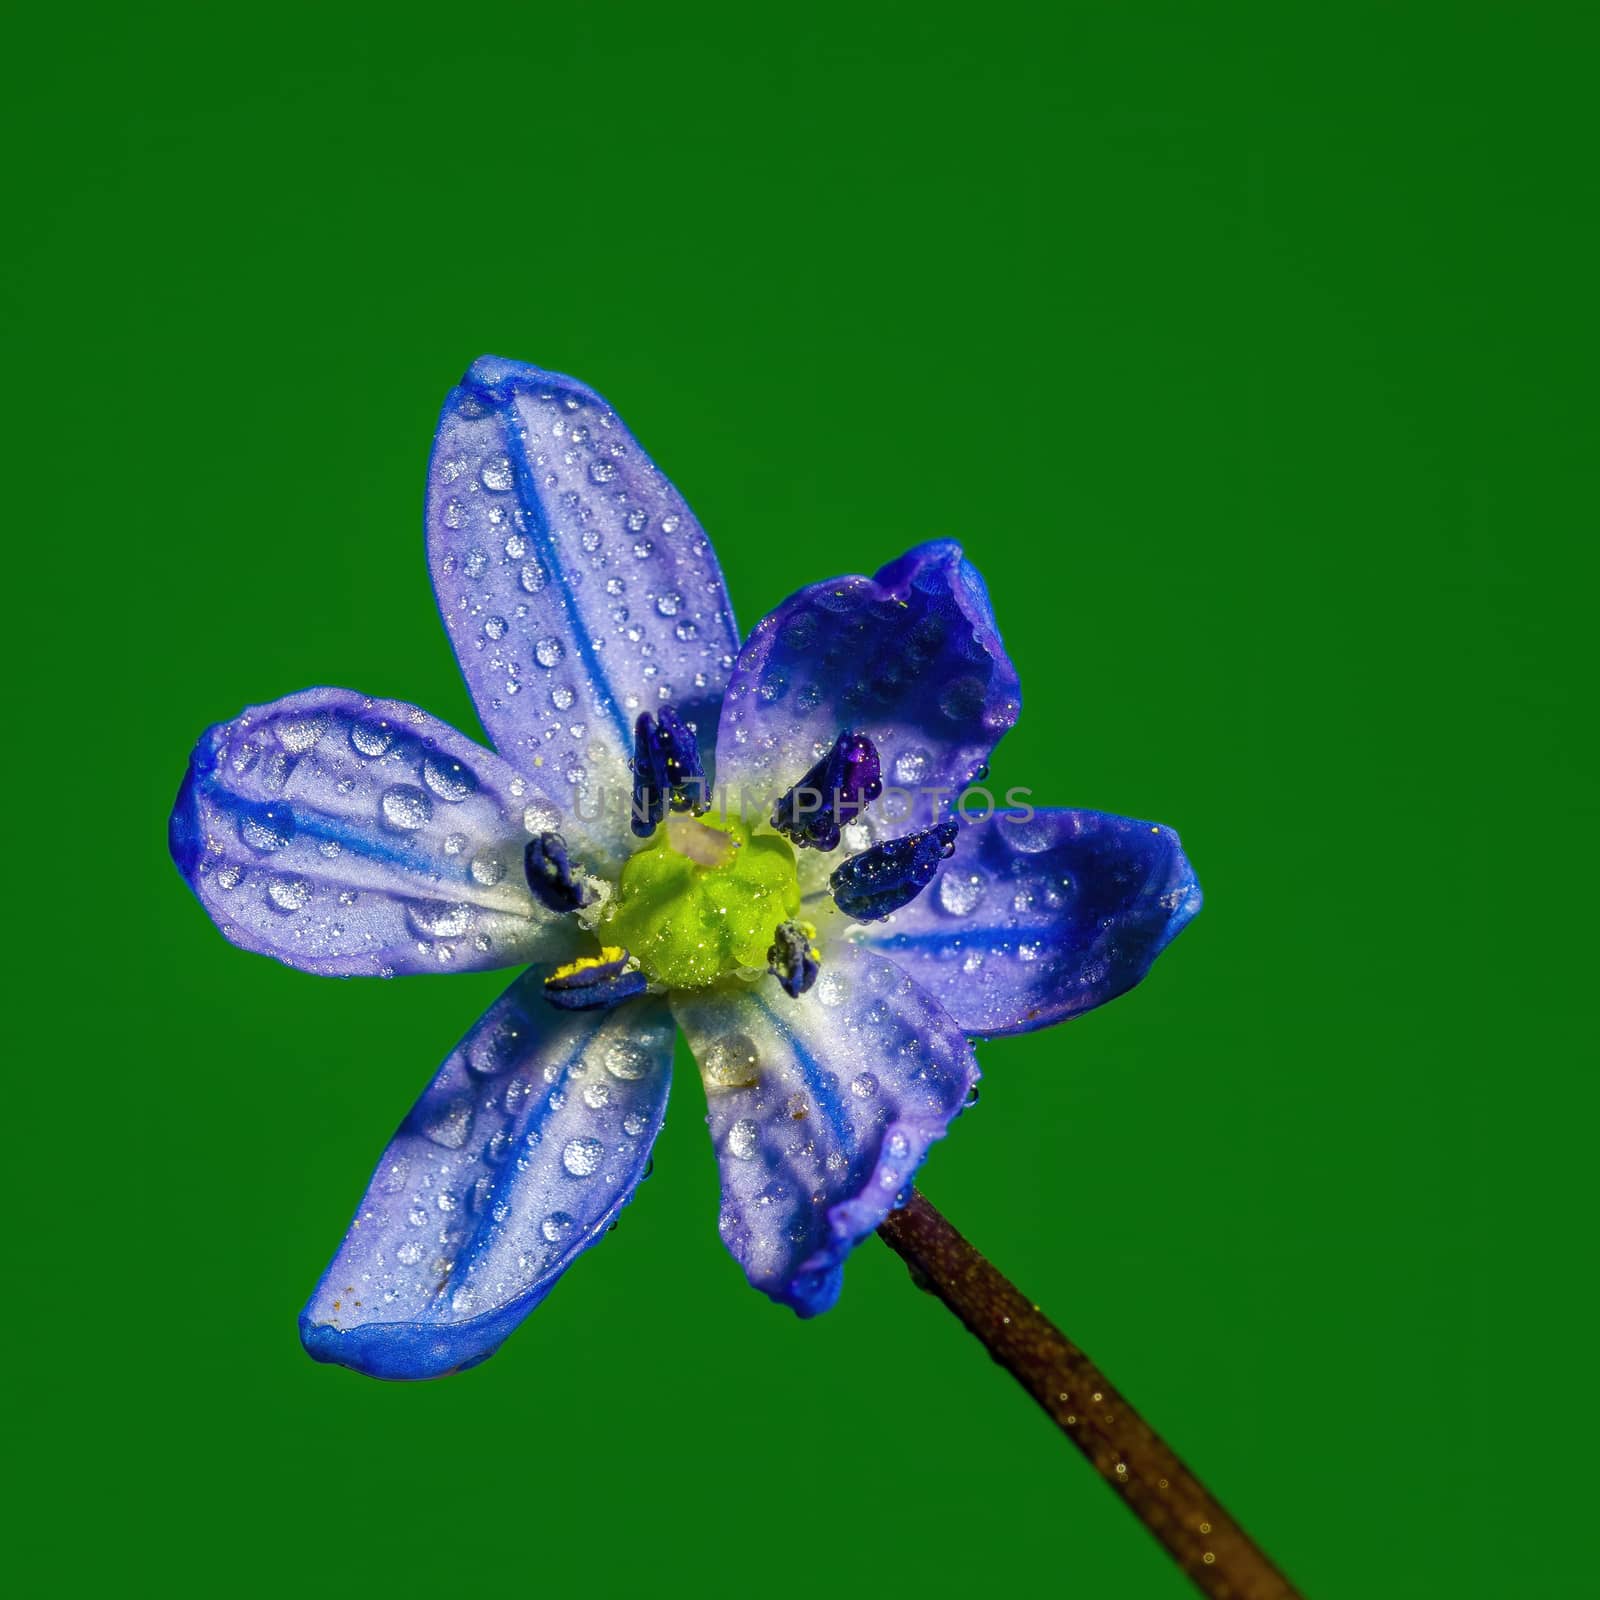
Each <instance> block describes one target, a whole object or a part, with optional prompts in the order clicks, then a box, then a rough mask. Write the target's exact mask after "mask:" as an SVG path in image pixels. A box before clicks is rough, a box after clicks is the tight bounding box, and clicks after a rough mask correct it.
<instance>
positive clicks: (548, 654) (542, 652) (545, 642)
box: [533, 639, 566, 667]
mask: <svg viewBox="0 0 1600 1600" xmlns="http://www.w3.org/2000/svg"><path fill="white" fill-rule="evenodd" d="M565 653H566V652H565V651H564V650H563V649H562V648H561V641H560V640H559V639H541V640H540V641H539V642H538V643H537V644H536V645H534V647H533V659H534V660H535V661H537V662H538V663H539V665H540V666H541V667H553V666H554V665H555V664H556V663H557V662H558V661H559V660H560V659H561V657H562V656H563V655H564V654H565Z"/></svg>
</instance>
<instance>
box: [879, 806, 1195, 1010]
mask: <svg viewBox="0 0 1600 1600" xmlns="http://www.w3.org/2000/svg"><path fill="white" fill-rule="evenodd" d="M1199 909H1200V886H1199V884H1198V883H1196V882H1195V876H1194V869H1193V868H1192V867H1190V865H1189V862H1188V860H1187V858H1186V857H1185V856H1184V853H1183V849H1182V846H1181V845H1180V844H1179V842H1178V836H1177V834H1175V833H1174V832H1173V831H1172V830H1171V829H1170V828H1163V827H1158V826H1157V825H1156V824H1155V823H1152V822H1136V821H1133V820H1131V819H1130V818H1127V817H1111V816H1106V815H1105V814H1104V813H1103V812H1099V811H1059V810H1041V811H1036V812H1035V813H1034V814H1033V816H1032V818H1031V819H1029V820H1028V821H1013V820H1010V819H1008V818H1006V817H1003V816H1001V815H998V814H997V815H996V816H994V817H992V818H991V819H990V820H988V821H986V822H979V823H974V824H972V825H970V826H968V827H966V828H963V829H962V831H961V836H960V838H959V840H958V841H957V843H956V851H955V855H954V856H953V857H952V858H951V859H950V860H949V861H946V862H945V863H944V865H943V866H942V867H941V868H940V869H939V875H938V877H937V878H935V879H934V881H933V883H932V885H931V886H930V887H929V888H928V889H927V890H926V892H925V893H923V894H922V895H921V896H920V897H919V898H918V899H916V900H914V901H913V902H912V903H911V904H910V905H908V906H906V907H905V908H904V910H901V911H897V912H896V913H895V914H894V915H893V916H892V917H890V918H889V919H888V921H886V922H883V923H875V924H873V925H872V926H871V927H870V928H869V929H867V930H866V931H865V932H864V934H863V936H862V938H863V942H864V943H866V944H868V945H871V946H872V947H873V948H874V949H877V950H880V951H882V952H883V954H885V955H887V956H891V957H892V958H893V959H894V960H895V961H897V962H898V963H899V964H900V965H901V966H902V967H904V968H905V969H906V971H907V972H909V973H910V974H911V975H912V976H913V977H914V978H915V979H916V980H917V982H918V983H920V984H922V985H923V986H924V987H925V988H926V989H928V990H929V992H930V993H932V994H934V995H937V996H938V998H939V999H940V1001H941V1002H943V1004H944V1006H945V1008H946V1010H948V1011H949V1012H950V1014H951V1015H952V1016H953V1017H954V1018H955V1019H956V1020H957V1021H958V1022H959V1023H960V1024H961V1026H962V1027H963V1028H965V1029H966V1030H967V1032H968V1033H973V1034H1002V1033H1026V1032H1028V1031H1029V1030H1030V1029H1033V1028H1043V1027H1045V1026H1047V1025H1048V1024H1050V1023H1052V1022H1060V1021H1061V1020H1062V1019H1063V1018H1065V1017H1071V1016H1076V1015H1077V1014H1078V1013H1079V1012H1080V1011H1087V1010H1089V1009H1090V1008H1091V1007H1093V1006H1098V1005H1102V1004H1104V1002H1105V1001H1107V1000H1114V999H1115V998H1116V997H1117V996H1118V995H1119V994H1122V993H1123V992H1124V991H1126V990H1128V989H1131V988H1132V987H1133V986H1134V985H1135V984H1136V983H1138V981H1139V980H1140V979H1141V978H1142V977H1143V976H1144V975H1145V973H1146V972H1148V971H1149V970H1150V967H1151V964H1152V963H1153V962H1154V961H1155V959H1156V957H1157V956H1158V955H1160V954H1161V952H1162V951H1163V950H1164V949H1166V947H1167V946H1168V945H1169V944H1170V943H1171V942H1172V940H1173V939H1174V938H1176V937H1177V935H1178V934H1179V933H1180V932H1181V931H1182V930H1183V928H1184V927H1185V926H1186V925H1187V924H1188V922H1189V920H1190V919H1191V918H1192V917H1193V916H1194V915H1195V913H1196V912H1197V911H1199Z"/></svg>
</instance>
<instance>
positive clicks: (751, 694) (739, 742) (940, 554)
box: [717, 543, 1020, 865]
mask: <svg viewBox="0 0 1600 1600" xmlns="http://www.w3.org/2000/svg"><path fill="white" fill-rule="evenodd" d="M1019 706H1020V693H1019V690H1018V686H1017V674H1016V671H1015V669H1014V668H1013V667H1012V665H1011V661H1010V659H1009V657H1007V655H1006V653H1005V648H1004V646H1003V645H1002V644H1001V641H1000V635H999V632H998V630H997V629H996V627H995V621H994V614H993V612H992V611H991V609H990V606H989V597H988V593H987V591H986V590H985V588H984V586H983V580H982V579H981V578H980V577H979V575H978V572H977V569H976V568H975V567H973V565H972V564H971V563H970V562H969V561H967V560H966V559H965V558H964V557H963V556H962V553H961V549H960V546H959V545H955V544H950V543H938V544H926V545H920V546H918V547H917V548H916V549H914V550H911V551H908V552H907V553H906V554H905V555H903V556H901V557H900V559H899V560H897V561H893V562H890V564H889V565H888V566H886V567H884V568H883V569H882V571H880V572H879V573H878V575H877V576H876V577H874V578H859V577H852V578H834V579H830V580H829V581H827V582H825V583H815V584H812V585H811V586H810V587H809V588H806V589H802V590H800V591H799V593H798V594H794V595H791V596H790V598H789V599H787V600H785V601H784V602H783V604H782V605H781V606H779V607H778V608H777V610H776V611H774V612H773V613H772V614H771V615H770V616H767V617H765V618H763V619H762V621H761V622H760V623H759V624H758V625H757V627H756V629H755V631H754V633H752V634H751V636H750V638H749V639H748V640H747V641H746V642H745V645H744V648H743V649H742V650H741V651H740V653H739V659H738V662H737V664H736V665H735V667H734V671H733V676H732V677H731V678H730V680H729V683H728V693H727V699H726V700H725V702H724V704H723V711H722V724H721V731H720V733H719V734H718V739H717V746H718V751H719V756H718V763H719V765H718V781H719V782H721V783H731V784H740V785H745V786H748V787H749V789H750V790H751V792H752V794H759V795H761V796H763V797H765V798H766V799H767V800H769V801H773V800H776V799H778V798H779V797H780V796H782V795H783V794H784V793H785V791H787V790H788V788H789V787H790V785H792V784H794V783H796V782H798V781H799V780H800V779H801V777H802V776H803V775H804V774H805V773H806V772H807V770H808V769H809V768H810V767H811V766H812V764H813V763H814V762H815V761H817V760H818V759H819V758H820V757H822V756H823V755H824V754H825V753H826V752H827V751H828V750H829V749H830V748H831V747H832V746H833V744H834V741H835V739H837V738H838V736H839V735H840V734H841V733H842V732H844V731H845V730H847V729H848V730H853V731H855V732H856V733H858V734H864V735H866V736H867V738H869V739H870V740H871V742H872V744H873V746H874V747H875V748H876V752H877V756H878V758H879V762H880V764H881V772H882V781H883V784H884V789H885V792H884V795H883V797H882V798H881V799H879V800H877V801H876V802H875V803H874V804H873V805H871V806H869V807H868V808H867V810H866V811H865V812H864V813H863V818H862V823H863V824H865V826H866V828H867V830H868V834H869V836H870V837H873V838H876V837H880V836H884V835H885V834H895V833H906V832H909V831H911V830H912V829H913V828H915V827H926V826H928V825H929V824H930V823H932V822H933V821H935V820H937V817H936V815H935V813H936V812H937V813H938V814H939V815H943V813H944V810H945V809H946V808H948V805H949V803H950V794H951V793H953V792H958V791H959V790H960V789H961V788H962V786H964V785H965V784H966V783H968V782H969V781H971V779H972V778H973V776H974V775H975V774H976V773H977V772H978V771H979V769H980V768H981V767H982V766H983V765H984V764H985V763H986V762H987V761H988V759H989V753H990V751H991V750H992V749H993V748H994V746H995V743H996V742H997V741H998V740H999V739H1000V737H1001V735H1002V734H1004V733H1005V731H1006V730H1007V729H1008V728H1009V727H1011V725H1012V724H1013V723H1014V722H1015V721H1016V719H1017V712H1018V709H1019ZM936 788H943V789H945V790H946V791H947V793H946V794H945V796H944V797H943V799H942V800H940V799H936V798H934V797H932V796H931V795H930V794H929V793H928V791H930V790H933V789H936ZM893 790H900V791H902V793H904V794H907V795H909V796H910V797H911V801H912V802H913V803H912V805H911V809H910V811H909V812H908V811H907V809H906V804H907V802H906V801H905V800H903V799H898V798H896V797H895V796H894V795H893V794H892V791H893ZM768 809H769V810H770V805H769V807H768ZM857 826H858V828H859V827H860V826H862V824H857ZM832 864H833V863H830V865H832Z"/></svg>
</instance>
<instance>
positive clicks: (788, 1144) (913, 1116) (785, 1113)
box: [673, 943, 978, 1316]
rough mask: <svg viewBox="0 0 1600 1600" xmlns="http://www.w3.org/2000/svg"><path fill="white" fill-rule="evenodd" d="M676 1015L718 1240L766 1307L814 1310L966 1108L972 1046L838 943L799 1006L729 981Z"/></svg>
mask: <svg viewBox="0 0 1600 1600" xmlns="http://www.w3.org/2000/svg"><path fill="white" fill-rule="evenodd" d="M673 1009H674V1013H675V1015H676V1016H677V1018H678V1022H679V1025H680V1026H681V1027H682V1028H683V1030H684V1033H685V1034H686V1035H687V1036H688V1039H689V1043H690V1045H691V1047H692V1048H693V1050H694V1054H695V1059H696V1061H698V1062H699V1064H700V1073H701V1077H702V1079H703V1080H704V1082H705V1088H706V1100H707V1105H708V1109H709V1117H708V1120H709V1123H710V1127H711V1139H712V1143H713V1145H714V1146H715V1147H716V1152H717V1162H718V1165H719V1167H720V1169H721V1173H722V1208H721V1215H720V1228H721V1233H722V1238H723V1242H724V1243H725V1244H726V1245H727V1246H728V1249H729V1250H730V1251H731V1252H732V1253H733V1256H734V1258H735V1259H736V1260H737V1261H738V1262H739V1264H740V1265H741V1266H742V1267H743V1268H744V1270H745V1273H746V1275H747V1276H748V1277H749V1279H750V1281H751V1283H752V1284H754V1285H755V1286H756V1288H758V1289H760V1290H762V1291H763V1293H765V1294H768V1295H770V1296H771V1297H772V1298H773V1299H774V1300H777V1301H779V1302H781V1303H782V1304H785V1305H789V1306H792V1307H793V1308H794V1309H795V1310H796V1311H798V1312H799V1313H800V1314H801V1315H802V1316H814V1315H815V1314H816V1313H817V1312H820V1311H826V1310H827V1309H828V1307H829V1306H831V1305H832V1304H833V1303H834V1301H835V1300H836V1299H837V1298H838V1296H839V1289H840V1285H841V1282H842V1279H843V1265H844V1261H845V1258H846V1257H847V1256H848V1255H849V1253H850V1251H851V1250H852V1249H854V1247H855V1246H856V1244H857V1243H858V1242H859V1241H860V1240H861V1239H863V1238H865V1237H866V1236H867V1235H868V1234H869V1233H871V1232H872V1231H873V1229H874V1228H876V1227H877V1225H878V1224H879V1223H880V1222H881V1221H882V1220H883V1219H884V1217H886V1216H887V1215H888V1214H889V1211H890V1209H891V1208H892V1207H893V1206H894V1204H895V1200H896V1197H897V1196H898V1195H899V1194H900V1192H901V1191H902V1190H903V1189H904V1188H905V1187H906V1186H907V1185H908V1184H909V1183H910V1182H911V1180H912V1178H913V1176H914V1175H915V1173H916V1170H917V1168H918V1167H919V1166H920V1165H921V1163H922V1160H923V1158H924V1156H925V1155H926V1154H927V1151H928V1147H929V1145H930V1144H932V1142H933V1141H934V1140H935V1139H938V1138H941V1137H942V1136H943V1134H944V1131H945V1129H946V1127H947V1126H948V1125H949V1123H950V1120H951V1118H952V1117H954V1116H955V1115H956V1114H957V1113H958V1112H959V1111H960V1110H961V1108H962V1106H963V1105H964V1104H965V1102H966V1099H967V1094H968V1091H969V1090H970V1089H971V1088H972V1086H973V1084H974V1083H975V1082H976V1081H977V1078H978V1065H977V1061H976V1059H975V1058H974V1056H973V1053H972V1048H971V1046H970V1045H969V1044H968V1042H967V1040H966V1037H965V1036H964V1035H963V1033H962V1031H961V1029H960V1028H959V1027H958V1026H957V1025H956V1023H955V1022H954V1021H953V1020H952V1019H951V1018H950V1017H949V1016H948V1015H946V1013H945V1012H944V1010H943V1009H942V1008H941V1007H940V1006H939V1005H938V1003H937V1002H936V1001H934V1000H933V999H932V998H931V997H930V996H929V995H927V994H926V993H924V992H923V991H922V990H921V989H919V988H918V987H917V986H916V985H915V984H914V983H912V982H911V980H910V979H909V978H908V977H907V976H906V975H905V974H904V973H903V972H902V971H900V969H899V968H897V967H896V966H895V965H894V964H893V963H892V962H889V961H886V960H884V959H883V958H882V957H881V956H879V955H877V954H876V953H875V952H872V951H869V950H864V949H857V948H855V947H853V946H851V945H848V944H844V943H836V944H834V945H833V946H831V947H830V949H829V951H828V953H827V959H826V960H825V962H824V964H823V968H822V973H821V976H820V977H819V978H818V979H817V982H816V983H815V985H814V986H813V987H812V988H811V989H810V990H808V991H807V992H806V993H805V994H803V995H801V996H800V997H799V998H798V999H791V998H790V997H789V996H788V995H787V994H785V993H784V992H783V990H782V989H781V988H780V987H779V986H778V985H777V984H776V983H774V982H771V981H763V982H758V983H755V984H747V983H744V982H742V981H740V980H738V979H733V980H730V981H728V982H726V983H724V984H722V985H720V986H719V987H717V988H715V989H710V990H706V991H703V992H701V993H698V994H691V995H679V996H677V997H676V998H675V999H674V1002H673Z"/></svg>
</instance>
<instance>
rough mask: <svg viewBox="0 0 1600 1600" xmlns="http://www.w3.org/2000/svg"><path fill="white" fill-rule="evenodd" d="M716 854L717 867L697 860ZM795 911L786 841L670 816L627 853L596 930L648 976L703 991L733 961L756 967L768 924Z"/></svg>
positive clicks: (763, 955)
mask: <svg viewBox="0 0 1600 1600" xmlns="http://www.w3.org/2000/svg"><path fill="white" fill-rule="evenodd" d="M690 830H693V831H692V832H691V831H690ZM675 838H676V840H677V842H678V843H679V844H680V845H681V846H684V847H685V848H686V849H688V850H691V851H692V852H693V856H691V855H690V854H685V853H683V851H682V850H680V849H676V848H674V839H675ZM719 856H721V857H724V858H725V859H723V860H722V861H721V863H720V864H718V865H702V864H701V863H702V862H705V861H716V860H717V858H718V857H719ZM694 857H698V858H699V859H698V860H696V859H694ZM799 910H800V882H799V879H798V877H797V876H796V874H795V861H794V851H793V850H792V849H791V848H790V845H789V841H788V840H787V839H785V838H783V837H782V836H781V835H780V834H776V833H759V834H751V833H750V831H749V830H748V829H747V828H746V827H745V826H744V824H743V823H741V822H739V821H738V820H736V819H734V818H728V819H726V820H724V819H723V818H721V817H714V818H705V819H702V820H700V821H698V822H695V821H691V820H690V819H689V818H687V817H676V816H675V817H672V818H670V819H669V820H668V823H667V825H666V826H665V827H661V828H657V829H656V831H655V834H654V836H653V837H652V838H651V839H650V840H649V842H648V843H647V844H645V845H644V847H643V848H642V849H640V850H639V851H637V852H636V853H635V854H634V855H633V856H631V857H630V858H629V860H628V863H627V865H626V866H625V867H624V868H623V869H622V881H621V883H620V884H619V885H618V888H617V901H616V910H615V911H614V912H613V913H612V915H611V916H610V918H609V919H608V920H606V921H605V922H604V923H602V925H601V927H600V929H599V932H600V935H601V938H602V940H603V942H604V943H606V944H620V945H626V946H627V947H628V949H629V950H630V951H631V952H632V953H633V954H634V956H636V957H637V958H638V961H639V965H640V966H641V967H642V968H643V969H644V973H645V976H646V977H648V978H649V979H650V980H651V981H652V982H655V983H659V984H664V985H665V986H666V987H667V988H669V989H703V988H704V987H705V986H706V985H707V984H710V983H714V982H715V981H716V980H717V979H718V978H720V977H722V976H723V975H724V974H725V973H729V972H734V971H736V970H737V969H738V968H740V967H765V966H766V964H767V951H768V949H769V948H770V947H771V944H772V935H773V930H774V929H775V928H776V927H777V926H778V924H779V923H780V922H785V921H787V920H788V919H789V918H790V917H793V916H795V915H796V914H797V913H798V912H799Z"/></svg>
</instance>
